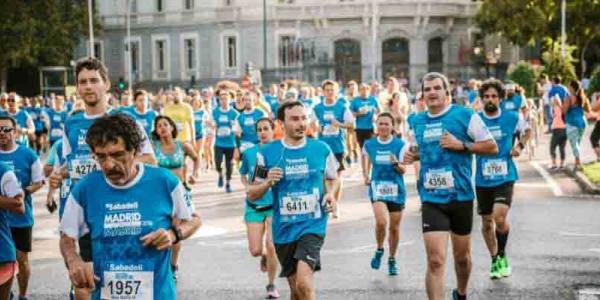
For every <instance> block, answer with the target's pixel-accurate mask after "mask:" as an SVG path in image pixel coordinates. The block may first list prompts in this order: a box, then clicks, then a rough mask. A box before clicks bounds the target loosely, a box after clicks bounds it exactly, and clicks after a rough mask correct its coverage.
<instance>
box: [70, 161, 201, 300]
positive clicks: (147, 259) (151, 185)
mask: <svg viewBox="0 0 600 300" xmlns="http://www.w3.org/2000/svg"><path fill="white" fill-rule="evenodd" d="M138 170H139V172H138V174H137V176H136V177H135V178H134V179H133V180H132V181H131V182H130V183H128V184H127V185H125V186H115V185H112V184H111V183H109V182H108V181H107V180H106V178H105V177H104V174H103V173H102V172H100V171H96V172H92V173H90V174H89V175H88V176H85V177H84V178H83V179H82V180H81V181H80V182H79V183H78V184H77V186H75V187H74V188H73V190H72V192H71V194H70V195H69V198H68V200H67V206H66V208H65V213H64V215H63V218H62V221H61V223H60V228H61V231H62V232H63V233H64V234H65V235H67V236H69V237H71V238H74V239H78V238H80V237H82V236H83V235H85V234H87V233H90V235H91V238H92V257H93V258H94V261H93V262H94V274H95V275H96V276H98V277H99V278H100V282H99V283H98V284H97V285H96V286H97V288H96V290H95V291H94V293H93V295H92V299H101V295H102V299H166V300H170V299H175V298H176V294H175V282H174V281H173V274H172V270H171V249H168V250H163V251H158V250H156V248H154V247H144V245H143V244H142V242H141V241H140V238H141V237H143V236H144V235H146V234H148V233H150V232H153V231H156V230H158V229H160V228H163V229H166V230H168V229H169V228H171V226H172V224H173V218H177V219H180V220H191V217H192V211H191V210H190V209H189V207H188V204H187V203H186V199H185V188H184V187H183V184H182V183H181V182H180V181H179V179H178V178H177V177H176V176H175V175H174V174H173V173H171V172H170V171H169V170H166V169H163V168H157V167H153V166H149V165H143V164H138ZM124 286H125V287H126V286H132V287H133V288H132V289H127V288H123V287H124ZM104 297H107V298H104Z"/></svg>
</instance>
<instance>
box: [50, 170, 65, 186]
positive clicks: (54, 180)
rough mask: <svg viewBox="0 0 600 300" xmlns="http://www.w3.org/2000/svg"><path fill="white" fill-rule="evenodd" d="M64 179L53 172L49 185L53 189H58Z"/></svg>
mask: <svg viewBox="0 0 600 300" xmlns="http://www.w3.org/2000/svg"><path fill="white" fill-rule="evenodd" d="M62 181H63V177H62V175H61V174H60V173H59V172H52V174H50V176H49V177H48V183H49V185H50V188H51V189H58V188H60V185H61V184H62Z"/></svg>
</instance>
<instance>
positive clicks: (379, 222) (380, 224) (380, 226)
mask: <svg viewBox="0 0 600 300" xmlns="http://www.w3.org/2000/svg"><path fill="white" fill-rule="evenodd" d="M375 227H376V228H377V230H385V228H386V227H387V222H386V221H385V219H383V220H376V221H375Z"/></svg>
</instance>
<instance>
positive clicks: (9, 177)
mask: <svg viewBox="0 0 600 300" xmlns="http://www.w3.org/2000/svg"><path fill="white" fill-rule="evenodd" d="M6 130H11V129H9V128H8V127H0V132H4V131H6ZM12 130H14V128H13V129H12ZM0 182H1V183H2V184H0V195H1V197H0V299H10V298H11V292H10V290H11V288H12V282H13V278H14V276H15V275H17V273H18V272H19V265H18V263H17V252H16V249H15V242H14V241H13V238H12V235H11V230H10V226H9V223H8V222H9V221H8V218H9V216H8V215H9V214H18V215H22V214H23V213H25V205H24V204H23V190H22V189H21V186H20V185H19V181H18V179H17V176H15V173H14V172H13V171H12V170H11V169H10V167H9V166H8V165H6V164H5V163H0Z"/></svg>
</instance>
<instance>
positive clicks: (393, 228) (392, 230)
mask: <svg viewBox="0 0 600 300" xmlns="http://www.w3.org/2000/svg"><path fill="white" fill-rule="evenodd" d="M389 230H390V235H394V236H397V235H398V234H400V228H398V226H397V225H394V224H390V228H389Z"/></svg>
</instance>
